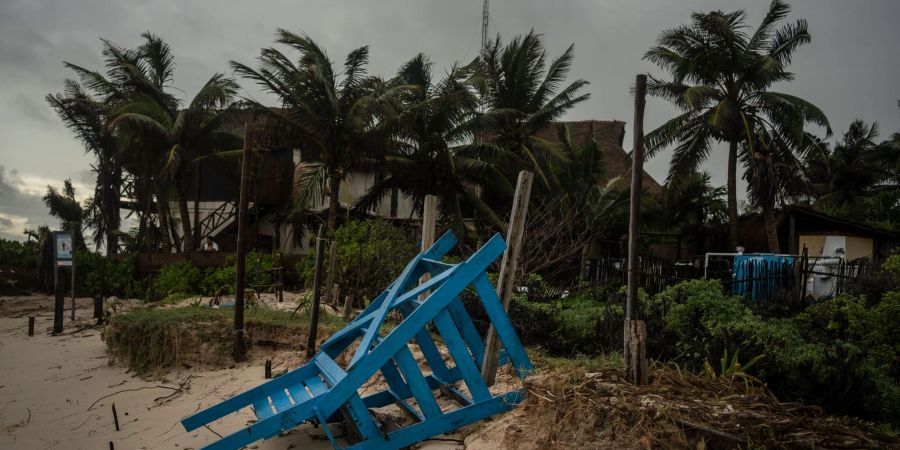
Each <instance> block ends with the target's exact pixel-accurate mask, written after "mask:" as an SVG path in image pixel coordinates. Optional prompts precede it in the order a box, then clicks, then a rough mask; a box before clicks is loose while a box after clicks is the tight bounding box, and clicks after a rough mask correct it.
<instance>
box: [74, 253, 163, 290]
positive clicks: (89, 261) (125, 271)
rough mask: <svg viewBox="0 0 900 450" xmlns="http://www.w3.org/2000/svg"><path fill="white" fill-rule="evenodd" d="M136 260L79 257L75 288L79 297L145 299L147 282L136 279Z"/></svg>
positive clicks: (76, 263)
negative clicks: (101, 296)
mask: <svg viewBox="0 0 900 450" xmlns="http://www.w3.org/2000/svg"><path fill="white" fill-rule="evenodd" d="M135 262H136V260H135V257H134V256H132V255H130V256H127V257H122V258H121V259H120V258H115V257H107V256H103V255H100V254H99V253H93V252H78V253H77V254H76V255H75V289H76V292H77V294H78V296H94V295H105V296H112V295H114V296H116V297H121V298H141V297H143V296H144V293H145V291H146V288H145V286H146V282H145V281H144V280H139V279H137V278H135V267H136V264H135Z"/></svg>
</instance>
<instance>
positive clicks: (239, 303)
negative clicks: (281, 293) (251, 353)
mask: <svg viewBox="0 0 900 450" xmlns="http://www.w3.org/2000/svg"><path fill="white" fill-rule="evenodd" d="M252 153H253V131H252V130H251V129H250V123H246V124H244V156H243V161H241V194H240V199H239V200H238V235H237V261H235V272H236V275H235V280H234V360H235V361H243V360H244V359H246V357H247V346H246V342H245V340H244V287H245V283H246V270H247V201H248V197H249V193H250V192H249V191H250V163H251V159H252V158H253V154H252Z"/></svg>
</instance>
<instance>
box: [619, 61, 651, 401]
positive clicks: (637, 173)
mask: <svg viewBox="0 0 900 450" xmlns="http://www.w3.org/2000/svg"><path fill="white" fill-rule="evenodd" d="M646 93H647V75H643V74H642V75H638V76H637V79H636V80H635V86H634V150H632V152H631V206H630V207H631V210H630V212H629V217H628V299H627V300H626V303H625V327H624V341H625V349H624V356H625V376H626V377H627V378H628V379H629V380H630V381H631V382H632V383H634V384H646V383H647V375H648V374H647V358H646V337H647V328H646V325H645V324H644V322H643V321H642V320H635V318H634V305H635V303H637V295H638V285H639V283H640V279H639V272H638V271H639V266H638V264H639V263H638V244H639V241H640V237H641V187H642V186H643V178H644V177H643V175H644V103H645V101H644V97H645V96H646Z"/></svg>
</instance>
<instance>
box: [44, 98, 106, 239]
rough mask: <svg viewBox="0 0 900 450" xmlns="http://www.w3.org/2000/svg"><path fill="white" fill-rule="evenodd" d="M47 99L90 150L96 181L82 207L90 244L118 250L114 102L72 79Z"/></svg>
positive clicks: (87, 149)
mask: <svg viewBox="0 0 900 450" xmlns="http://www.w3.org/2000/svg"><path fill="white" fill-rule="evenodd" d="M47 102H48V103H49V104H50V106H51V107H53V108H54V109H55V110H56V112H57V114H59V116H60V117H61V118H62V120H63V123H65V124H66V126H67V127H68V128H69V129H71V130H72V131H73V132H75V135H76V136H77V137H78V139H79V140H80V141H81V142H82V144H83V145H84V147H85V151H87V152H91V153H93V154H94V160H95V162H94V164H92V166H91V167H92V169H93V171H94V174H95V175H96V177H97V181H96V185H95V188H94V195H93V197H91V199H90V201H89V206H88V207H87V208H86V209H87V211H88V216H87V217H86V220H87V222H88V225H89V226H90V228H92V229H93V230H94V234H93V239H94V244H95V245H96V246H97V247H100V245H101V243H102V244H104V246H105V248H106V254H107V255H114V254H116V253H117V250H118V235H119V226H120V224H121V213H120V206H119V202H120V197H121V186H122V161H121V155H120V152H119V146H118V142H117V141H116V137H115V135H114V133H113V132H112V130H111V129H110V128H109V127H108V124H109V120H110V116H111V114H110V111H111V110H112V108H113V107H114V105H113V103H112V102H111V101H109V100H108V99H104V98H96V97H95V96H94V95H92V94H91V93H89V92H87V91H86V90H85V89H84V88H83V87H82V86H81V84H79V83H78V82H77V81H75V80H66V82H65V89H64V93H62V94H56V95H48V96H47Z"/></svg>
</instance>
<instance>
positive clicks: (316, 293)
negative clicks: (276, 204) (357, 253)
mask: <svg viewBox="0 0 900 450" xmlns="http://www.w3.org/2000/svg"><path fill="white" fill-rule="evenodd" d="M333 247H334V244H332V248H333ZM324 259H325V225H319V236H318V237H317V238H316V267H315V272H314V274H313V294H312V304H311V306H310V308H309V331H308V332H307V333H306V335H307V336H306V357H307V358H312V357H313V356H315V354H316V335H317V334H318V333H317V332H318V331H319V305H320V304H321V300H320V297H321V294H322V265H323V264H324V262H325V261H324Z"/></svg>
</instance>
